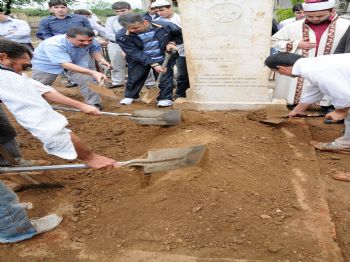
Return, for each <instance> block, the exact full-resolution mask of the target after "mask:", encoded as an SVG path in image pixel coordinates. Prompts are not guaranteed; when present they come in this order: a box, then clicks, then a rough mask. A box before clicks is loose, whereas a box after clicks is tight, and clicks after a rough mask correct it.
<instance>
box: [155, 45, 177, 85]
mask: <svg viewBox="0 0 350 262" xmlns="http://www.w3.org/2000/svg"><path fill="white" fill-rule="evenodd" d="M175 52H176V51H174V50H171V51H170V52H165V58H164V61H163V63H162V68H166V67H167V65H168V63H169V60H170V58H171V57H172V55H173V54H174V53H175ZM163 75H164V73H163V72H162V73H159V75H158V78H157V81H156V85H157V86H159V83H160V80H162V78H163Z"/></svg>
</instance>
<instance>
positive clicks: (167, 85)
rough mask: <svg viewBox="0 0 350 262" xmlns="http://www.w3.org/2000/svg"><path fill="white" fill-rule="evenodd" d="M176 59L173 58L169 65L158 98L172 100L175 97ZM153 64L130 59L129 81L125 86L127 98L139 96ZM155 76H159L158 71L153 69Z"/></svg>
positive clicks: (161, 82) (160, 84)
mask: <svg viewBox="0 0 350 262" xmlns="http://www.w3.org/2000/svg"><path fill="white" fill-rule="evenodd" d="M175 61H176V60H175V59H174V58H172V59H170V61H169V64H168V66H167V71H166V73H165V74H164V75H163V77H162V80H161V81H160V83H159V89H160V93H159V96H158V98H157V99H158V100H172V98H173V79H174V65H175ZM151 69H152V68H151V66H149V65H143V64H141V63H138V62H135V61H128V82H127V83H126V87H125V97H126V98H134V99H137V98H139V93H140V91H141V89H142V87H143V85H144V84H145V81H146V79H147V76H148V74H149V72H150V70H151ZM153 73H154V78H155V79H157V78H158V73H157V72H156V71H155V70H153Z"/></svg>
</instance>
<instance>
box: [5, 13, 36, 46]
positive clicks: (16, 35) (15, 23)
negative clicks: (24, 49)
mask: <svg viewBox="0 0 350 262" xmlns="http://www.w3.org/2000/svg"><path fill="white" fill-rule="evenodd" d="M0 37H5V38H6V39H8V40H12V41H15V42H17V43H31V42H32V40H31V38H30V27H29V25H28V24H27V22H25V21H23V20H19V19H14V18H12V17H9V16H8V17H7V19H6V20H5V21H3V22H0Z"/></svg>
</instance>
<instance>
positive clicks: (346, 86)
mask: <svg viewBox="0 0 350 262" xmlns="http://www.w3.org/2000/svg"><path fill="white" fill-rule="evenodd" d="M293 75H300V76H302V77H303V78H305V79H307V80H308V81H309V83H310V87H309V88H308V89H307V91H305V92H303V94H302V97H301V100H300V102H301V103H305V104H314V103H316V102H319V101H320V100H321V99H322V97H323V96H324V95H327V96H329V97H330V99H331V102H332V104H333V105H334V107H335V108H346V107H350V54H349V53H347V54H337V55H328V56H320V57H314V58H301V59H299V60H298V61H297V62H296V63H295V64H294V66H293Z"/></svg>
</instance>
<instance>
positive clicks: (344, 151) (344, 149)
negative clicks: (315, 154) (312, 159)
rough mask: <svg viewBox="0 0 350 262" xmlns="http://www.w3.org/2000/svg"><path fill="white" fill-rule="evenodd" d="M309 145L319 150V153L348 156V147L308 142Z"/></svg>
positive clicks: (349, 151) (332, 143)
mask: <svg viewBox="0 0 350 262" xmlns="http://www.w3.org/2000/svg"><path fill="white" fill-rule="evenodd" d="M310 144H311V145H312V146H313V147H314V148H316V149H318V150H320V151H329V152H334V153H340V154H350V148H349V147H342V146H339V145H337V144H336V143H334V142H331V143H322V142H318V141H313V140H312V141H310Z"/></svg>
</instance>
